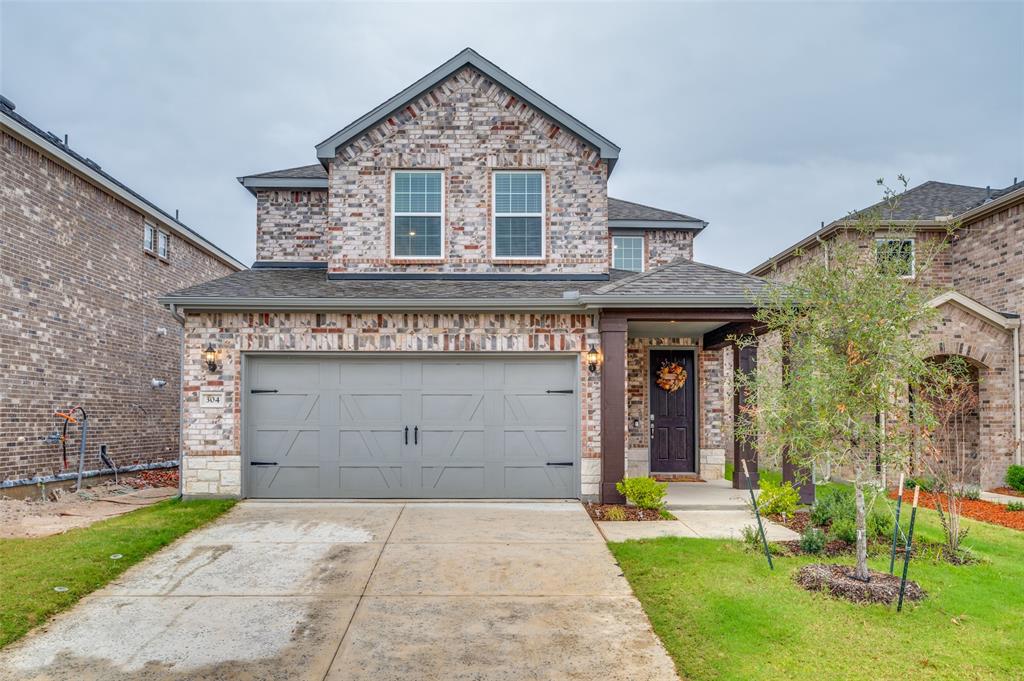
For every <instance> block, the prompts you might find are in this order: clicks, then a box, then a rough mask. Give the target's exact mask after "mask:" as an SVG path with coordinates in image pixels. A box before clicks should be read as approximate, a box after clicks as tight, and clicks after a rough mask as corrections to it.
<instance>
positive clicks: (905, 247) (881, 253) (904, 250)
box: [875, 239, 914, 279]
mask: <svg viewBox="0 0 1024 681" xmlns="http://www.w3.org/2000/svg"><path fill="white" fill-rule="evenodd" d="M875 257H876V258H877V259H878V262H879V264H883V263H885V262H886V261H890V262H891V263H892V264H893V266H894V267H895V268H896V271H897V272H899V274H900V276H902V277H904V278H905V279H913V278H914V240H913V239H875Z"/></svg>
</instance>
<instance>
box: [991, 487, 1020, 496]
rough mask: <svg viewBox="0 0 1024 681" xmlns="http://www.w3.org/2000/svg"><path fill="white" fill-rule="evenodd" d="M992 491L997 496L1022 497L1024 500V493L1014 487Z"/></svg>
mask: <svg viewBox="0 0 1024 681" xmlns="http://www.w3.org/2000/svg"><path fill="white" fill-rule="evenodd" d="M992 491H993V492H995V493H996V494H1005V495H1007V496H1010V497H1022V498H1024V492H1021V491H1019V490H1015V489H1014V488H1012V487H996V488H995V489H994V490H992Z"/></svg>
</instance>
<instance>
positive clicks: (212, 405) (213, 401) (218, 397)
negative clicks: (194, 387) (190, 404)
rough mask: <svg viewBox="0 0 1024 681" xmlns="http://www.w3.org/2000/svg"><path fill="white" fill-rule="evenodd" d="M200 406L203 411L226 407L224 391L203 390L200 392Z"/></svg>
mask: <svg viewBox="0 0 1024 681" xmlns="http://www.w3.org/2000/svg"><path fill="white" fill-rule="evenodd" d="M199 406H200V407H202V408H203V409H217V408H219V407H223V406H224V391H223V390H215V389H212V388H202V389H200V391H199Z"/></svg>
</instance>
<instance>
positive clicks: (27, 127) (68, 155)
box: [0, 95, 245, 270]
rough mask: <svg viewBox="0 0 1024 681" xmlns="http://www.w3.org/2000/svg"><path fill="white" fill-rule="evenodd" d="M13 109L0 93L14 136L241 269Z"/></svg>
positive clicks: (2, 117) (0, 108)
mask: <svg viewBox="0 0 1024 681" xmlns="http://www.w3.org/2000/svg"><path fill="white" fill-rule="evenodd" d="M14 109H15V105H14V102H12V101H11V100H9V99H7V98H6V97H3V96H2V95H0V128H4V129H9V130H10V131H11V132H13V133H14V134H15V135H17V136H18V137H21V138H22V139H25V140H27V141H29V142H30V143H31V144H33V145H35V146H36V147H38V148H39V149H42V150H43V151H44V152H45V153H46V154H48V155H50V156H51V157H53V158H55V159H57V160H58V161H59V162H60V163H62V164H63V165H64V166H66V167H68V168H70V169H71V170H72V171H74V172H76V173H78V174H79V175H81V176H82V177H84V178H86V179H87V180H89V181H90V182H91V183H92V184H94V185H96V186H98V187H100V188H101V189H103V190H104V191H106V192H108V193H110V194H112V195H114V196H116V197H117V198H118V199H119V200H120V201H122V202H124V203H125V204H127V205H129V206H131V207H132V208H134V209H135V210H137V211H139V212H140V213H142V214H143V215H144V216H145V217H147V218H149V219H150V220H152V221H153V222H155V223H157V224H158V225H160V226H162V227H163V228H164V229H167V230H168V231H170V232H172V233H173V234H175V235H176V236H178V237H180V238H182V239H184V240H185V241H187V242H189V243H190V244H192V245H193V246H195V247H196V248H198V249H199V250H201V251H204V252H205V253H208V254H209V255H211V256H213V257H214V258H216V259H217V260H219V261H221V262H222V263H224V264H225V265H227V266H228V267H232V268H234V269H236V270H244V269H245V265H244V264H242V262H241V261H239V260H238V259H236V258H235V257H234V256H232V255H231V254H230V253H228V252H227V251H225V250H223V249H222V248H220V247H219V246H217V245H216V244H214V243H213V242H212V241H210V240H209V239H207V238H206V237H204V236H203V235H202V234H200V233H199V232H197V231H196V230H194V229H192V228H191V227H189V226H188V225H186V224H185V223H183V222H181V221H180V220H178V219H177V218H175V217H173V216H172V215H171V214H170V213H168V212H167V211H165V210H164V209H162V208H160V207H159V206H157V205H156V204H155V203H153V202H152V201H150V200H149V199H147V198H146V197H144V196H142V195H141V194H139V193H138V192H137V191H135V190H134V189H132V188H131V187H129V186H128V185H126V184H124V183H123V182H121V181H120V180H118V179H117V178H115V177H114V176H113V175H111V174H110V173H108V172H106V171H105V170H103V169H102V168H101V167H100V165H99V164H98V163H97V162H96V161H94V160H92V159H91V158H87V157H85V156H82V155H81V154H79V153H78V152H76V151H75V150H73V149H72V148H71V147H69V146H68V145H67V144H66V142H65V141H64V140H61V139H60V138H59V137H57V136H56V135H54V134H53V133H52V132H46V131H44V130H43V129H42V128H40V127H38V126H37V125H35V124H34V123H32V122H31V121H29V120H28V119H27V118H25V117H24V116H22V115H21V114H18V113H15V111H14Z"/></svg>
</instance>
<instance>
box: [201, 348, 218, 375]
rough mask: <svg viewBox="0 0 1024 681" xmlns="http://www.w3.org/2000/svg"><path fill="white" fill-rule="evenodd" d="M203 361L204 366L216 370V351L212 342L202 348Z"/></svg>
mask: <svg viewBox="0 0 1024 681" xmlns="http://www.w3.org/2000/svg"><path fill="white" fill-rule="evenodd" d="M203 361H204V362H206V368H207V369H209V370H210V371H216V370H217V351H216V350H215V349H214V347H213V343H210V344H209V345H207V346H206V349H205V350H203Z"/></svg>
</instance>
